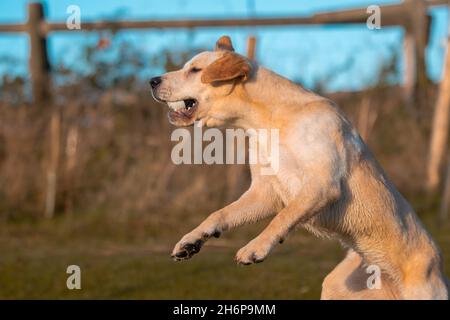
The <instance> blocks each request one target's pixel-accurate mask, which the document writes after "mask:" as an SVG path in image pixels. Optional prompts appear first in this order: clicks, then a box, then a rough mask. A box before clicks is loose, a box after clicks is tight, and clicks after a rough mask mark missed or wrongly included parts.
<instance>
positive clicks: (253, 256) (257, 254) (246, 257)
mask: <svg viewBox="0 0 450 320" xmlns="http://www.w3.org/2000/svg"><path fill="white" fill-rule="evenodd" d="M271 249H272V245H271V244H270V243H268V242H263V241H260V240H257V239H254V240H252V241H250V242H249V243H248V244H247V245H246V246H245V247H243V248H241V249H240V250H239V251H238V252H237V254H236V257H235V260H236V262H237V263H239V264H243V265H249V264H252V263H260V262H263V261H264V259H265V258H266V257H267V255H268V254H269V252H270V250H271Z"/></svg>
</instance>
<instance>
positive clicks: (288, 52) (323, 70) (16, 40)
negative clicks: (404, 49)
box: [0, 0, 447, 91]
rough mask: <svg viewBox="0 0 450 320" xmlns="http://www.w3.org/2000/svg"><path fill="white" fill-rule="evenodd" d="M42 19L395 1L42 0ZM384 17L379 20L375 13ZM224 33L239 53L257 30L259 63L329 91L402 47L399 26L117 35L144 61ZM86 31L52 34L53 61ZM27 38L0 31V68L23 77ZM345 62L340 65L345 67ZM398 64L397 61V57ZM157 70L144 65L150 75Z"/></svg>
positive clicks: (431, 65)
mask: <svg viewBox="0 0 450 320" xmlns="http://www.w3.org/2000/svg"><path fill="white" fill-rule="evenodd" d="M27 2H29V1H27V0H0V23H17V22H22V21H25V19H26V4H27ZM43 2H44V3H45V4H46V8H47V17H48V19H49V20H53V21H65V20H66V18H67V16H68V15H67V13H66V9H67V7H68V6H69V5H72V4H75V5H78V6H79V7H80V8H81V22H82V23H83V21H88V20H96V19H105V18H112V17H119V18H120V19H182V18H214V17H217V18H226V17H249V16H292V15H310V14H313V13H317V12H321V11H330V10H339V9H345V8H354V7H367V6H368V5H371V4H380V5H381V4H388V3H396V2H398V1H389V0H384V1H375V0H369V1H366V0H340V1H335V0H315V1H311V0H297V1H295V0H278V1H272V0H267V1H266V0H260V1H256V0H255V1H252V0H223V1H212V0H192V1H188V0H165V1H152V0H147V1H144V0H127V1H120V0H108V1H106V0H104V1H100V0H46V1H43ZM431 14H432V16H433V25H432V34H431V38H430V46H429V48H428V49H427V52H426V57H427V67H428V73H429V75H430V77H431V78H432V79H433V80H434V81H438V80H439V78H440V76H441V69H442V62H443V56H444V52H445V47H444V45H443V43H444V40H445V38H446V35H447V10H446V8H445V7H444V8H437V9H433V10H432V11H431ZM381 18H383V17H381ZM222 34H229V35H230V36H231V37H232V39H233V43H234V46H235V48H236V50H237V51H240V52H243V53H244V52H245V45H246V38H247V36H248V35H250V34H255V35H256V37H257V39H258V42H257V59H258V61H259V62H260V63H261V64H262V65H264V66H267V67H269V68H271V69H273V70H274V71H276V72H278V73H280V74H282V75H284V76H286V77H288V78H290V79H294V80H301V81H302V82H303V83H304V84H305V85H307V86H312V84H313V83H314V82H315V81H317V80H319V79H322V78H324V77H327V76H328V75H330V74H334V76H333V79H332V81H331V83H330V84H329V90H331V91H333V90H357V89H360V88H362V87H364V86H367V85H368V84H370V83H372V82H373V81H374V77H375V74H376V71H377V69H378V68H379V66H380V64H381V63H382V62H383V60H387V59H388V58H389V56H390V54H391V53H392V48H394V49H395V50H400V49H401V41H402V37H403V31H402V29H401V28H383V29H381V30H369V29H368V28H366V27H365V26H364V25H363V26H345V27H311V26H308V27H292V26H289V27H264V28H228V29H225V28H214V29H212V28H208V29H205V28H202V29H195V30H193V31H192V30H191V31H189V30H158V31H123V32H121V37H125V38H127V39H129V40H130V41H133V42H134V43H135V44H136V46H137V47H138V48H139V50H142V52H144V53H146V54H148V56H149V59H150V58H151V57H152V56H154V55H157V54H158V53H159V52H160V50H161V49H171V48H174V49H177V50H183V49H185V48H188V47H193V46H195V47H205V48H208V47H212V46H213V45H214V42H215V40H216V39H217V38H218V37H219V36H220V35H222ZM93 36H95V35H87V34H84V33H75V32H62V33H55V34H52V35H51V36H50V38H49V39H50V40H49V47H50V58H51V61H52V63H60V62H63V63H64V64H66V65H69V66H73V67H79V66H77V63H78V61H77V57H78V55H79V48H80V46H79V44H80V43H82V42H83V41H87V40H88V39H89V37H93ZM398 52H400V51H398ZM27 55H28V43H27V37H26V36H25V35H20V34H5V33H0V56H13V57H15V58H16V59H17V63H3V64H1V65H0V73H5V72H7V73H12V74H26V66H27ZM348 61H351V64H350V65H349V67H348V68H345V70H343V69H342V67H343V66H345V65H346V64H347V62H348ZM400 67H401V62H400ZM160 72H161V70H158V69H157V68H156V69H149V70H145V73H144V74H145V75H148V76H151V75H156V74H158V73H160Z"/></svg>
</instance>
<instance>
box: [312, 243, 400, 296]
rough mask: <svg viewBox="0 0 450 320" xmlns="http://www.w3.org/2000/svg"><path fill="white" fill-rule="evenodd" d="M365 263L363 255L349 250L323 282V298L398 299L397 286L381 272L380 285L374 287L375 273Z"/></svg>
mask: <svg viewBox="0 0 450 320" xmlns="http://www.w3.org/2000/svg"><path fill="white" fill-rule="evenodd" d="M368 271H370V269H368V268H367V266H365V265H364V263H363V259H362V257H361V256H360V255H359V254H357V253H356V252H354V251H353V250H351V249H350V250H349V251H348V253H347V256H346V257H345V258H344V260H343V261H341V262H340V263H339V264H338V265H337V266H336V268H334V270H333V271H332V272H331V273H330V274H329V275H327V277H326V278H325V280H324V281H323V284H322V294H321V299H322V300H392V299H398V298H399V295H398V293H397V289H396V286H395V285H394V284H393V281H392V280H390V279H389V278H388V277H387V276H386V275H384V274H380V277H381V278H380V279H379V281H380V282H379V286H376V287H373V286H372V285H371V284H373V283H372V281H371V278H370V277H373V276H374V275H373V274H372V273H371V272H368Z"/></svg>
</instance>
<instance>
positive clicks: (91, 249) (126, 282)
mask: <svg viewBox="0 0 450 320" xmlns="http://www.w3.org/2000/svg"><path fill="white" fill-rule="evenodd" d="M97 218H98V219H97ZM97 218H89V219H88V220H86V219H81V220H80V219H78V220H77V222H75V220H74V219H71V218H65V219H61V218H60V219H56V220H55V221H50V222H49V221H47V222H41V223H37V224H29V223H26V224H19V225H17V224H6V225H3V226H2V227H1V229H0V234H1V236H0V252H1V254H0V298H1V299H38V298H48V299H88V298H92V299H134V298H142V299H318V298H319V297H320V289H321V283H322V280H323V278H324V277H325V276H326V274H327V273H329V272H330V271H331V270H332V269H333V268H334V266H335V265H336V264H337V263H338V262H339V261H340V260H341V259H342V257H343V256H344V254H345V253H344V250H343V249H341V248H340V247H339V246H338V245H337V243H335V242H332V241H325V240H319V239H316V238H314V237H313V236H311V235H308V234H307V233H306V232H304V231H297V232H296V233H295V235H293V236H292V237H291V238H289V239H288V240H287V241H286V243H285V244H283V245H281V246H278V247H277V248H276V249H275V250H274V252H273V253H272V254H271V255H270V256H269V257H268V259H267V260H266V261H265V262H264V263H261V264H257V265H252V266H238V265H236V263H235V262H234V261H233V258H234V254H235V253H236V251H237V250H238V249H239V248H240V247H242V246H243V245H245V243H246V242H248V241H249V240H251V238H252V237H254V236H255V235H256V234H257V233H258V232H259V231H260V230H261V228H262V227H263V225H256V226H253V227H247V228H244V229H242V230H239V231H237V232H234V233H230V234H227V235H225V236H224V237H223V238H221V239H217V240H216V239H213V240H211V242H210V244H209V245H206V246H205V247H204V248H203V249H202V252H201V253H200V254H199V255H197V256H195V257H194V258H193V259H191V260H189V261H184V262H174V261H172V260H171V259H170V256H169V254H170V251H171V249H172V246H173V244H174V243H175V242H176V241H177V240H178V238H179V237H181V236H182V235H183V232H182V231H181V232H180V231H179V230H177V229H174V230H176V231H174V232H173V234H169V233H166V232H164V231H161V230H159V228H153V229H152V228H150V227H149V225H147V227H148V235H147V236H146V235H141V232H137V234H139V236H136V230H133V228H131V227H130V225H134V224H133V223H131V224H130V223H129V222H130V221H128V223H123V224H118V225H117V226H116V227H115V229H114V228H113V227H111V226H108V219H105V221H104V222H103V223H100V221H102V220H101V217H97ZM80 221H81V222H80ZM122 222H123V221H122ZM143 226H144V227H145V226H146V224H145V223H143ZM141 227H142V226H141ZM189 228H190V227H183V228H182V229H184V231H188V230H189ZM135 229H137V230H139V228H138V227H137V225H136V226H135ZM114 231H115V232H114ZM448 231H449V228H444V229H441V230H432V234H433V235H434V236H435V238H436V239H437V241H438V242H439V244H440V246H441V247H442V249H443V253H444V257H445V258H446V266H447V274H450V272H448V271H450V269H449V268H448V266H449V264H450V260H449V258H450V233H449V232H448ZM131 235H134V237H133V236H131ZM71 264H76V265H79V266H80V267H81V270H82V289H81V290H68V289H67V287H66V279H67V277H68V275H67V274H66V268H67V266H68V265H71Z"/></svg>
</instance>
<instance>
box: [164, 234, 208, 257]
mask: <svg viewBox="0 0 450 320" xmlns="http://www.w3.org/2000/svg"><path fill="white" fill-rule="evenodd" d="M203 243H204V241H203V240H202V239H197V240H194V241H187V242H186V241H180V242H178V243H177V244H176V245H175V248H174V249H173V251H172V255H171V256H172V258H173V259H174V260H175V261H181V260H187V259H190V258H191V257H192V256H193V255H194V254H196V253H198V252H199V251H200V249H201V247H202V246H203Z"/></svg>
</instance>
